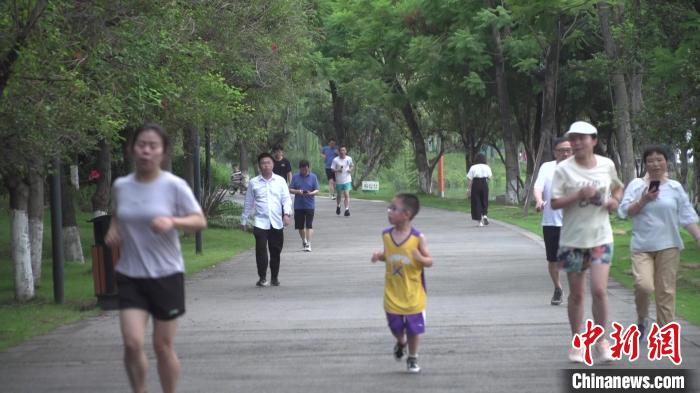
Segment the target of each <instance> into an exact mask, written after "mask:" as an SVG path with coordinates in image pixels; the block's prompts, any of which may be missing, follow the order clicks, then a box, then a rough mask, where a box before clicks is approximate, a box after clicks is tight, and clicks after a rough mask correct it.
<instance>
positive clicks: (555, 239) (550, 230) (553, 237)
mask: <svg viewBox="0 0 700 393" xmlns="http://www.w3.org/2000/svg"><path fill="white" fill-rule="evenodd" d="M559 232H561V227H553V226H543V227H542V237H544V248H545V250H546V251H547V261H548V262H551V263H554V262H559V260H558V259H557V252H558V251H559Z"/></svg>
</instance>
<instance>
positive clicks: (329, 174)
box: [321, 138, 338, 199]
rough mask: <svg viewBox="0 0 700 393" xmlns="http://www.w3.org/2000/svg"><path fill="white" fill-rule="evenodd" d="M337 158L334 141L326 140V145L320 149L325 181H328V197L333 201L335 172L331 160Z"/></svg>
mask: <svg viewBox="0 0 700 393" xmlns="http://www.w3.org/2000/svg"><path fill="white" fill-rule="evenodd" d="M337 156H338V149H337V148H336V147H335V139H333V138H331V139H329V140H328V145H326V146H323V147H322V148H321V157H323V162H324V164H325V166H326V168H325V169H326V179H328V196H329V197H330V198H331V199H335V172H334V171H333V159H334V158H336V157H337Z"/></svg>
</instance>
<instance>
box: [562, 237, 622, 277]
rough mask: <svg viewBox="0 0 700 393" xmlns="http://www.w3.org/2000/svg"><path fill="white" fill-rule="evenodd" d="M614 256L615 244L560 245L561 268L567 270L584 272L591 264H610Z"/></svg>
mask: <svg viewBox="0 0 700 393" xmlns="http://www.w3.org/2000/svg"><path fill="white" fill-rule="evenodd" d="M612 257H613V244H612V243H609V244H603V245H600V246H596V247H591V248H575V247H564V246H560V247H559V252H558V253H557V259H558V260H559V265H560V268H561V269H562V270H564V271H566V272H582V271H585V270H586V269H588V268H589V267H590V266H591V264H593V263H595V264H608V265H609V264H610V263H611V262H612Z"/></svg>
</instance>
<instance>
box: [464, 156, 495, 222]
mask: <svg viewBox="0 0 700 393" xmlns="http://www.w3.org/2000/svg"><path fill="white" fill-rule="evenodd" d="M492 176H493V174H492V173H491V168H490V167H489V166H488V165H486V156H484V155H483V154H481V153H479V154H477V155H476V157H474V165H472V166H471V168H469V172H468V173H467V180H468V181H469V185H468V186H467V195H468V196H469V198H470V199H471V210H472V220H474V221H478V222H479V224H478V226H480V227H483V226H484V225H489V219H488V217H487V216H486V214H487V213H488V208H489V183H488V180H489V179H490V178H491V177H492Z"/></svg>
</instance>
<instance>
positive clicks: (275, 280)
mask: <svg viewBox="0 0 700 393" xmlns="http://www.w3.org/2000/svg"><path fill="white" fill-rule="evenodd" d="M271 283H272V286H273V287H279V286H280V280H278V279H276V278H273V279H272V281H271Z"/></svg>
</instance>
